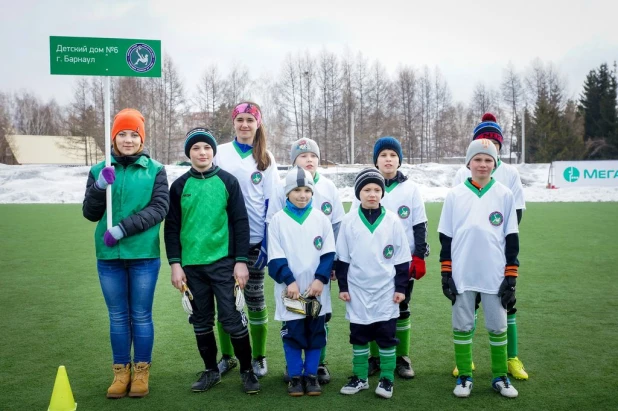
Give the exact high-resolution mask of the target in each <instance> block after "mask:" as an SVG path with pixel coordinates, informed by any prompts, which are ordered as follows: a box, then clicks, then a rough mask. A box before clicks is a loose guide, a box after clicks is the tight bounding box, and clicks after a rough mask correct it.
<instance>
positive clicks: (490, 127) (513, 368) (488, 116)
mask: <svg viewBox="0 0 618 411" xmlns="http://www.w3.org/2000/svg"><path fill="white" fill-rule="evenodd" d="M480 138H486V139H489V140H491V141H492V142H493V143H494V145H495V146H496V150H497V151H498V154H499V153H500V149H501V148H502V143H503V141H504V138H503V136H502V128H501V127H500V125H499V124H498V123H497V122H496V116H494V115H493V114H492V113H485V114H484V115H483V117H482V119H481V123H479V124H478V125H477V126H476V128H475V129H474V134H473V137H472V140H473V141H474V140H477V139H480ZM491 176H492V177H493V178H494V179H495V180H496V181H498V182H500V183H502V184H504V185H505V186H506V187H507V188H509V189H510V190H511V192H512V193H513V198H514V200H515V211H516V212H517V223H518V224H520V223H521V219H522V216H523V212H524V210H525V209H526V202H525V200H524V189H523V186H522V184H521V178H520V176H519V171H517V168H515V167H513V166H512V165H510V164H506V163H503V162H502V161H500V158H498V162H497V164H496V168H495V169H494V171H493V172H492V174H491ZM469 177H470V170H469V169H468V168H467V167H465V166H464V167H461V168H460V169H459V170H457V173H456V174H455V177H454V178H453V185H452V186H453V187H455V186H456V185H457V184H459V183H463V182H465V181H466V179H468V178H469ZM479 302H480V300H479V299H478V298H477V301H476V308H477V309H478V305H479ZM516 312H517V308H515V307H513V308H512V309H510V310H509V312H508V313H507V323H508V326H507V327H508V328H507V335H508V344H507V349H508V356H509V360H508V368H509V374H511V375H512V376H513V377H515V378H517V379H519V380H527V379H528V373H527V372H526V370H525V369H524V365H523V363H522V362H521V361H520V360H519V358H518V350H517V340H518V336H517V318H516V315H515V313H516ZM473 368H474V367H473ZM458 374H459V371H458V370H457V367H455V369H454V370H453V376H455V377H457V375H458Z"/></svg>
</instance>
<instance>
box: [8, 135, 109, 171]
mask: <svg viewBox="0 0 618 411" xmlns="http://www.w3.org/2000/svg"><path fill="white" fill-rule="evenodd" d="M6 140H7V143H8V147H7V148H6V151H7V152H6V153H4V154H5V155H4V162H5V164H59V165H91V164H96V163H98V162H99V161H102V160H103V159H105V154H104V153H103V152H102V151H101V149H100V148H99V147H98V146H97V145H96V143H95V141H94V138H93V137H79V136H31V135H9V136H6Z"/></svg>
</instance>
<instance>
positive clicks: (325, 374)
mask: <svg viewBox="0 0 618 411" xmlns="http://www.w3.org/2000/svg"><path fill="white" fill-rule="evenodd" d="M318 382H319V383H320V385H324V384H328V383H329V382H330V372H329V371H328V368H326V363H322V364H320V365H319V366H318Z"/></svg>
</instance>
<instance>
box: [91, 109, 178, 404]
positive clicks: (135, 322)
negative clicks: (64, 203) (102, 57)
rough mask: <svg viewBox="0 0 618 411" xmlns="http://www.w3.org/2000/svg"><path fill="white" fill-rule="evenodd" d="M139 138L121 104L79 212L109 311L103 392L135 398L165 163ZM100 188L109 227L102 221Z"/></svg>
mask: <svg viewBox="0 0 618 411" xmlns="http://www.w3.org/2000/svg"><path fill="white" fill-rule="evenodd" d="M145 138H146V130H145V128H144V116H142V114H141V113H140V112H139V111H137V110H134V109H130V108H127V109H124V110H122V111H120V112H119V113H118V114H116V116H115V117H114V124H113V126H112V142H113V152H112V159H111V166H109V167H105V162H101V163H99V164H96V165H94V166H93V167H92V168H91V169H90V173H89V174H88V182H87V184H86V195H85V198H84V204H83V208H82V210H83V214H84V217H86V218H87V219H88V220H90V221H94V222H98V224H97V227H96V230H95V233H94V242H95V248H96V257H97V270H98V273H99V281H100V283H101V289H102V291H103V296H104V298H105V303H106V304H107V309H108V312H109V320H110V340H111V345H112V354H113V370H114V381H113V383H112V385H111V386H110V387H109V389H108V390H107V397H108V398H121V397H124V396H126V395H127V393H128V394H129V396H130V397H143V396H145V395H146V394H148V391H149V390H148V378H149V372H150V362H151V356H152V346H153V341H154V325H153V322H152V302H153V298H154V291H155V285H156V283H157V278H158V276H159V268H160V267H161V260H160V250H159V225H160V223H161V221H163V219H164V218H165V215H166V214H167V210H168V208H169V190H168V185H167V175H166V173H165V168H164V167H163V165H162V164H161V163H159V162H157V161H155V160H153V159H151V158H150V156H149V155H148V152H147V151H146V150H145V149H144V140H145ZM108 186H110V189H111V190H112V218H113V220H112V221H113V226H112V227H107V224H106V220H107V212H106V196H105V190H106V189H107V187H108ZM131 347H133V359H131ZM131 360H133V375H132V376H131V362H132V361H131Z"/></svg>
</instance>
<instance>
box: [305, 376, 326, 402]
mask: <svg viewBox="0 0 618 411" xmlns="http://www.w3.org/2000/svg"><path fill="white" fill-rule="evenodd" d="M305 393H306V394H307V395H309V396H311V397H316V396H318V395H322V387H320V382H319V381H318V376H317V375H305Z"/></svg>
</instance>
